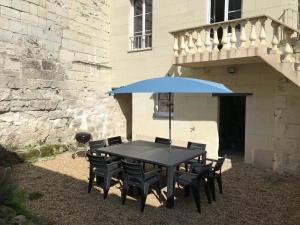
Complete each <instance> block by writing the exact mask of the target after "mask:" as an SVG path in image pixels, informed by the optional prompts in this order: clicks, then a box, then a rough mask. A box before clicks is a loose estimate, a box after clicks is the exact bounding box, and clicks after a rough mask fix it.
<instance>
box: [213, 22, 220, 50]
mask: <svg viewBox="0 0 300 225" xmlns="http://www.w3.org/2000/svg"><path fill="white" fill-rule="evenodd" d="M213 31H214V49H213V51H215V52H218V51H219V49H218V46H219V38H218V27H213Z"/></svg>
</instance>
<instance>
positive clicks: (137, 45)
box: [129, 34, 152, 51]
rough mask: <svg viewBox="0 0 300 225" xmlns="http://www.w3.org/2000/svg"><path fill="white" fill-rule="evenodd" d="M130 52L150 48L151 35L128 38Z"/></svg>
mask: <svg viewBox="0 0 300 225" xmlns="http://www.w3.org/2000/svg"><path fill="white" fill-rule="evenodd" d="M129 39H130V50H131V51H138V50H144V49H151V48H152V34H145V35H135V36H133V37H130V38H129Z"/></svg>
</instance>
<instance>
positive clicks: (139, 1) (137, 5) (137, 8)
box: [133, 0, 143, 16]
mask: <svg viewBox="0 0 300 225" xmlns="http://www.w3.org/2000/svg"><path fill="white" fill-rule="evenodd" d="M133 6H134V15H135V16H136V15H142V13H143V0H135V1H134V5H133Z"/></svg>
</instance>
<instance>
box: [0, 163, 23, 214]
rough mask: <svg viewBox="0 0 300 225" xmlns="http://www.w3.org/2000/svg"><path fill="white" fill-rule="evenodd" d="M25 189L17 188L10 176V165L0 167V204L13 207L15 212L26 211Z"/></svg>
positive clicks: (21, 212)
mask: <svg viewBox="0 0 300 225" xmlns="http://www.w3.org/2000/svg"><path fill="white" fill-rule="evenodd" d="M25 199H26V191H25V190H24V189H22V188H19V186H18V185H17V183H16V182H15V180H14V179H13V177H12V172H11V168H10V167H6V168H2V169H0V204H3V205H6V206H9V207H11V208H13V209H14V210H15V211H16V212H17V214H24V213H27V211H26V209H25Z"/></svg>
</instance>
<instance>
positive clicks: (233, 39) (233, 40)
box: [230, 23, 237, 49]
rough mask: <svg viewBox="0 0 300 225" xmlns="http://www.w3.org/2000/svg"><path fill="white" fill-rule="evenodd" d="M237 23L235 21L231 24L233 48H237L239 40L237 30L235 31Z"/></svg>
mask: <svg viewBox="0 0 300 225" xmlns="http://www.w3.org/2000/svg"><path fill="white" fill-rule="evenodd" d="M236 25H237V24H235V23H233V24H232V25H231V38H230V43H231V48H232V49H237V47H236V42H237V38H236V32H235V27H236Z"/></svg>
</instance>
